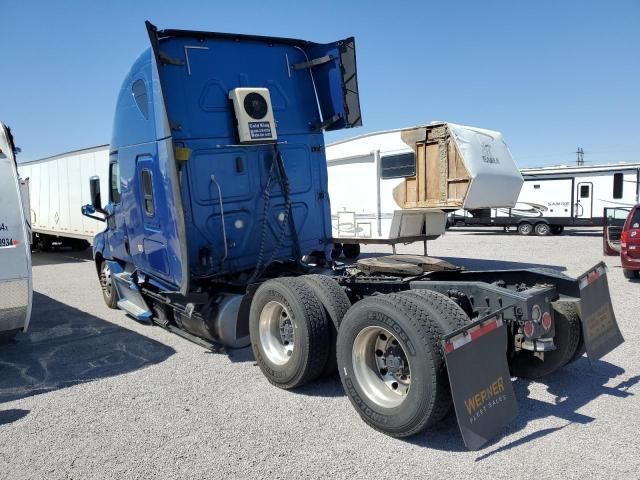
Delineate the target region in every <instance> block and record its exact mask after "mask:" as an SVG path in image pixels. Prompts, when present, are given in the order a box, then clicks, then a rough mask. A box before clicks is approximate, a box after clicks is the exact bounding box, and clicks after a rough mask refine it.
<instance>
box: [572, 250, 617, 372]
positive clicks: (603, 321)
mask: <svg viewBox="0 0 640 480" xmlns="http://www.w3.org/2000/svg"><path fill="white" fill-rule="evenodd" d="M578 282H579V285H580V321H581V322H582V335H583V338H584V344H585V347H586V349H587V356H588V357H589V359H590V360H592V361H593V360H597V359H599V358H602V357H603V356H605V355H606V354H607V353H609V352H610V351H611V350H613V349H614V348H616V347H617V346H618V345H620V344H621V343H622V342H624V338H623V337H622V333H620V328H618V322H617V321H616V316H615V314H614V313H613V307H612V305H611V296H610V294H609V283H608V282H607V266H606V265H605V264H604V263H603V262H600V263H599V264H598V265H596V266H595V267H593V268H592V269H590V270H589V271H587V272H585V273H584V274H583V275H581V276H579V277H578Z"/></svg>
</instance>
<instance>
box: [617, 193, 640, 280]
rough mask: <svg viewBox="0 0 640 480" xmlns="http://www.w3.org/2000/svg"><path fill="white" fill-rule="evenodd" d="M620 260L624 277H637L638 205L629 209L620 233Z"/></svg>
mask: <svg viewBox="0 0 640 480" xmlns="http://www.w3.org/2000/svg"><path fill="white" fill-rule="evenodd" d="M620 260H621V262H622V273H624V276H625V277H626V278H638V272H639V271H640V205H636V206H635V207H633V208H632V209H631V211H630V212H629V215H628V216H627V219H626V220H625V222H624V227H622V233H621V234H620Z"/></svg>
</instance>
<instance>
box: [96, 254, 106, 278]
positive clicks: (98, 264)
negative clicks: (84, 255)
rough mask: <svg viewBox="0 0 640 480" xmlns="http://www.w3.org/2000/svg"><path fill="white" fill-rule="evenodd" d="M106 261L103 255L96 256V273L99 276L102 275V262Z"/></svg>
mask: <svg viewBox="0 0 640 480" xmlns="http://www.w3.org/2000/svg"><path fill="white" fill-rule="evenodd" d="M103 260H104V258H103V257H102V254H101V253H96V256H95V258H94V263H95V266H96V273H97V274H98V275H100V267H101V266H102V261H103Z"/></svg>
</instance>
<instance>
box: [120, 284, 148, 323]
mask: <svg viewBox="0 0 640 480" xmlns="http://www.w3.org/2000/svg"><path fill="white" fill-rule="evenodd" d="M112 278H113V280H114V282H113V283H114V285H115V287H116V290H117V291H118V298H119V299H120V300H118V308H120V309H121V310H124V311H125V312H127V313H128V314H129V315H131V316H132V317H133V318H135V319H136V320H139V321H141V322H151V317H152V313H151V309H150V308H149V306H148V305H147V302H145V300H144V298H143V297H142V294H141V293H140V289H139V288H138V286H137V285H136V284H135V283H134V282H133V281H132V280H131V275H130V273H129V272H121V273H117V274H115V275H113V276H112Z"/></svg>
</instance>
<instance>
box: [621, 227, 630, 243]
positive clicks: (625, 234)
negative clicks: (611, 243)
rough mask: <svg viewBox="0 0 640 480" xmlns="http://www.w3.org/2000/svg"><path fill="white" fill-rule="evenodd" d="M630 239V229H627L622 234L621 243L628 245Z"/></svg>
mask: <svg viewBox="0 0 640 480" xmlns="http://www.w3.org/2000/svg"><path fill="white" fill-rule="evenodd" d="M628 241H629V231H628V230H625V231H623V232H622V235H620V245H621V246H623V247H626V246H627V242H628Z"/></svg>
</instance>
